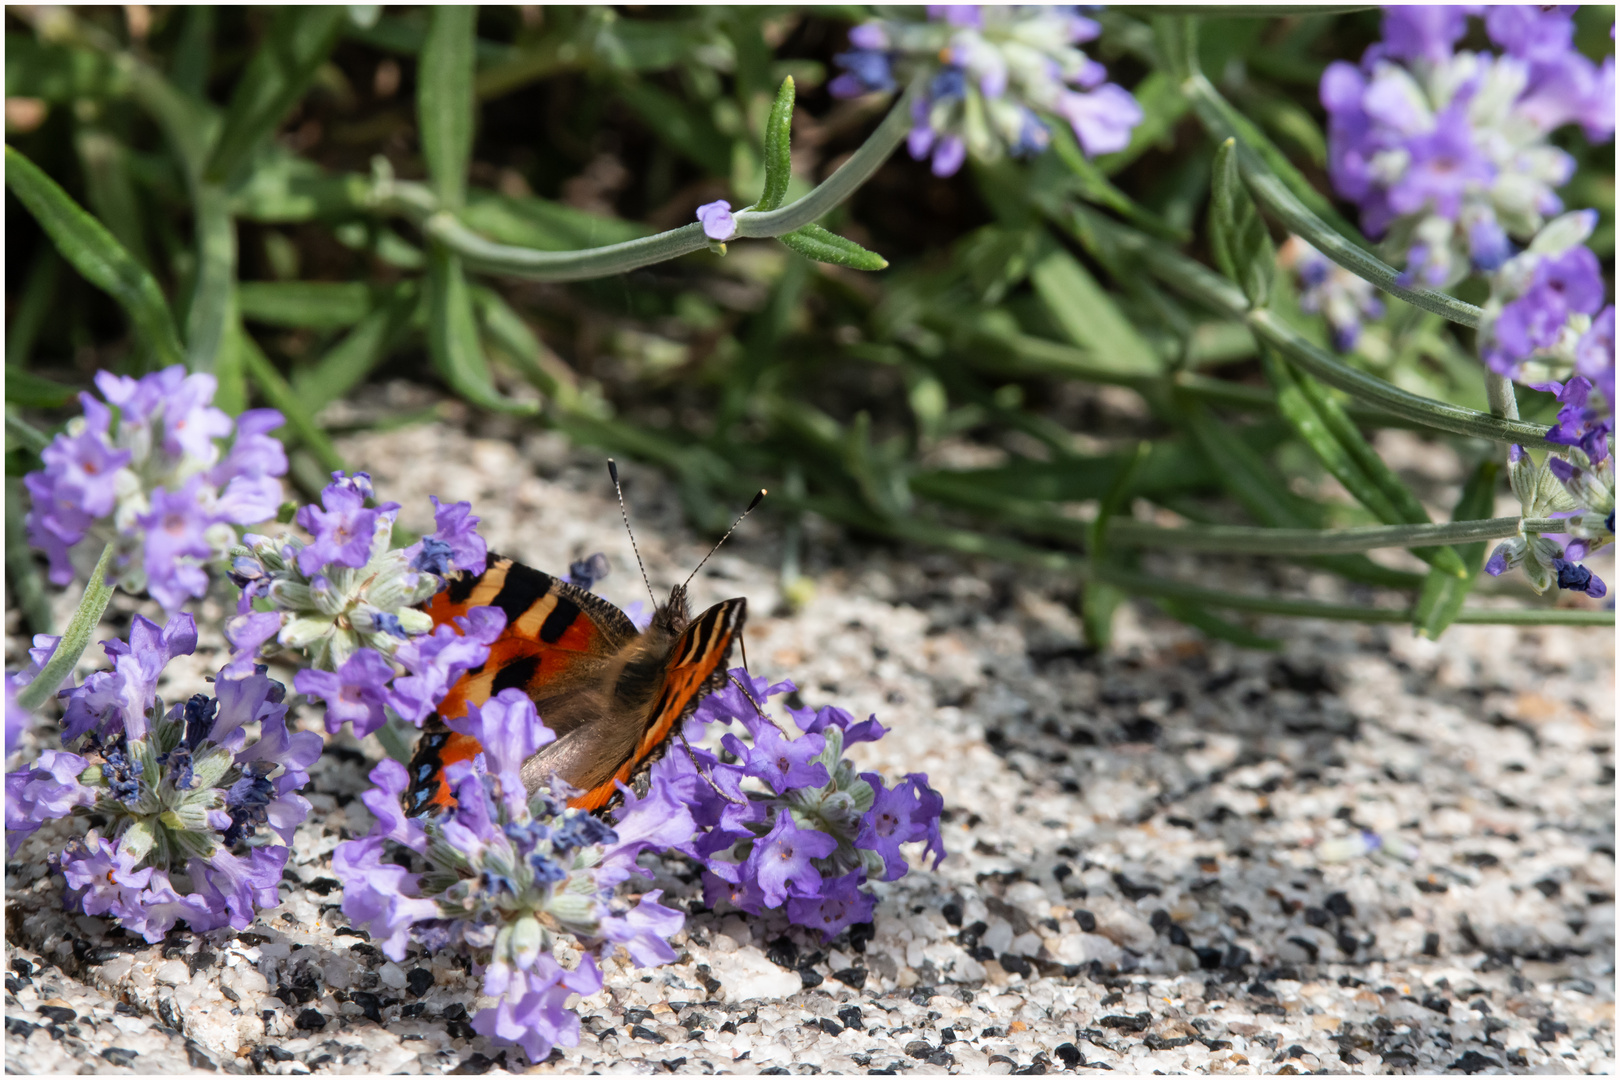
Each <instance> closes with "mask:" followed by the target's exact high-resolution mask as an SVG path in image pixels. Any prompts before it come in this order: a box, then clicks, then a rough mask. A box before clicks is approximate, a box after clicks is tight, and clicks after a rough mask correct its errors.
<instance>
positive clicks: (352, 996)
mask: <svg viewBox="0 0 1620 1080" xmlns="http://www.w3.org/2000/svg"><path fill="white" fill-rule="evenodd" d="M349 1000H350V1001H352V1002H354V1003H355V1004H356V1005H358V1006H360V1011H361V1012H363V1013H365V1016H366V1019H367V1020H370V1021H371V1022H372V1023H374V1024H380V1023H382V1022H383V1018H382V1008H381V1005H380V1003H379V1002H378V1000H377V995H376V994H373V993H371V992H369V991H366V990H351V991H350V992H349Z"/></svg>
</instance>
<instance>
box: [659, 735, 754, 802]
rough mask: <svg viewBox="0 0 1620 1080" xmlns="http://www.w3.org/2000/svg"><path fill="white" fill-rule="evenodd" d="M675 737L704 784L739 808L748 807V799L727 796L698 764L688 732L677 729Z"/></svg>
mask: <svg viewBox="0 0 1620 1080" xmlns="http://www.w3.org/2000/svg"><path fill="white" fill-rule="evenodd" d="M675 737H676V738H677V739H679V740H681V748H682V749H683V750H685V751H686V756H687V757H688V758H690V759H691V761H692V768H693V770H694V771H696V772H697V774H698V775H699V776H701V777H703V779H704V782H705V783H707V784H708V785H709V786H710V787H711V788H713V789H714V793H715V794H716V795H718V796H720V797H721V798H722V799H724V800H726V802H728V803H735V804H736V805H738V806H745V805H747V803H748V800H747V799H734V798H732V797H731V796H730V795H727V794H726V793H725V792H723V791H721V790H720V785H719V784H716V783H715V782H714V777H712V776H710V775H709V772H708V770H707V769H705V768H704V767H703V766H702V765H700V764H699V763H698V759H697V755H696V754H694V753H693V752H692V744H691V743H689V742H687V741H686V732H684V731H681V730H680V729H679V728H677V729H676V730H675Z"/></svg>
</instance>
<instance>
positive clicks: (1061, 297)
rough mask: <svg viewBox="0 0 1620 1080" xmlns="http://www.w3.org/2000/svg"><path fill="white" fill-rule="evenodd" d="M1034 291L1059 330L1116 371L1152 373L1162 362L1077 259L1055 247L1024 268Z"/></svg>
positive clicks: (1155, 372) (1136, 373)
mask: <svg viewBox="0 0 1620 1080" xmlns="http://www.w3.org/2000/svg"><path fill="white" fill-rule="evenodd" d="M1030 277H1031V280H1032V281H1033V282H1034V285H1035V292H1036V295H1038V296H1039V297H1040V298H1041V301H1042V302H1043V303H1044V304H1045V305H1046V310H1047V311H1048V312H1049V313H1050V314H1051V316H1052V318H1053V320H1054V321H1056V323H1057V325H1058V327H1059V328H1060V329H1062V331H1063V334H1064V336H1065V337H1067V338H1068V339H1069V340H1070V341H1072V342H1073V343H1074V344H1076V345H1078V346H1080V347H1081V348H1083V349H1088V350H1090V351H1091V353H1092V356H1093V357H1094V358H1095V360H1096V361H1097V362H1098V363H1100V364H1102V365H1103V366H1105V367H1109V368H1112V369H1114V370H1116V371H1118V372H1119V373H1120V374H1122V375H1157V374H1159V373H1160V372H1161V371H1162V370H1163V368H1164V365H1163V363H1162V362H1161V361H1160V359H1159V356H1158V354H1157V353H1156V352H1154V351H1153V348H1152V346H1150V345H1148V343H1147V342H1146V341H1144V340H1143V339H1142V336H1141V335H1140V334H1138V333H1137V332H1136V327H1134V326H1132V325H1131V324H1130V322H1129V321H1128V320H1127V319H1126V318H1125V315H1124V313H1123V312H1121V311H1120V310H1119V306H1118V305H1117V304H1115V303H1114V298H1113V297H1112V296H1110V295H1108V293H1106V292H1104V291H1103V288H1102V286H1100V285H1098V284H1097V279H1096V278H1094V277H1092V276H1091V274H1090V272H1089V271H1087V270H1086V268H1085V267H1084V266H1081V265H1080V261H1079V260H1078V259H1076V258H1075V257H1074V256H1073V255H1070V254H1069V253H1068V252H1067V251H1064V250H1062V249H1061V248H1058V249H1056V250H1054V251H1053V252H1052V253H1051V254H1050V255H1047V256H1046V257H1045V258H1043V259H1041V260H1040V262H1038V263H1036V264H1035V268H1034V269H1033V270H1032V271H1030Z"/></svg>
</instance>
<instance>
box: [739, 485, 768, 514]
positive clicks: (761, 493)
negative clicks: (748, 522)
mask: <svg viewBox="0 0 1620 1080" xmlns="http://www.w3.org/2000/svg"><path fill="white" fill-rule="evenodd" d="M765 495H766V492H765V489H764V488H760V489H759V494H758V495H755V496H754V501H753V502H751V503H749V504H748V509H747V510H744V511H743V513H744V514H745V515H746V514H751V513H753V512H754V507H756V506H758V505H759V501H760V500H761V499H763V498H764V497H765Z"/></svg>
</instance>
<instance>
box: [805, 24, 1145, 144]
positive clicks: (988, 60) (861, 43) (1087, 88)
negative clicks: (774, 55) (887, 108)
mask: <svg viewBox="0 0 1620 1080" xmlns="http://www.w3.org/2000/svg"><path fill="white" fill-rule="evenodd" d="M928 16H929V19H928V21H927V22H915V21H910V20H898V19H880V20H876V21H873V22H868V23H863V24H861V25H860V26H857V27H856V28H855V29H853V30H851V31H850V35H849V39H850V44H852V45H854V46H855V48H854V49H853V50H851V51H849V52H845V53H841V54H839V55H838V56H836V57H834V60H835V62H836V63H837V64H838V65H839V66H840V67H842V68H843V69H844V72H843V73H842V74H840V75H839V76H837V77H836V78H835V79H833V81H832V83H831V86H830V89H831V90H832V93H833V94H834V96H837V97H854V96H856V95H858V94H864V93H875V92H882V93H887V92H890V91H892V90H894V89H895V88H896V87H897V86H898V85H899V84H901V83H909V82H911V81H912V80H913V79H916V78H919V77H921V78H925V79H926V80H927V81H926V84H925V86H924V90H923V93H922V94H921V95H920V96H919V97H918V98H917V100H916V102H915V104H914V105H913V106H912V121H913V126H912V129H911V134H910V136H909V137H908V138H907V140H906V145H907V148H908V149H909V151H910V153H911V156H912V157H913V158H916V159H917V160H919V161H921V160H923V159H924V158H929V159H931V162H932V167H933V171H934V175H936V176H950V175H952V174H953V173H955V172H956V171H957V170H958V169H960V168H961V167H962V162H963V161H964V160H966V158H967V156H968V155H969V154H971V155H972V156H973V157H974V158H976V159H978V160H981V161H993V160H995V159H997V158H999V157H1001V156H1002V155H1004V154H1010V155H1012V156H1014V157H1023V156H1027V155H1030V154H1036V153H1039V152H1040V151H1042V150H1044V149H1045V148H1046V146H1047V144H1048V143H1049V142H1050V141H1051V134H1050V132H1049V130H1048V129H1047V126H1046V121H1045V120H1043V119H1042V118H1041V117H1042V115H1043V114H1045V115H1049V116H1055V117H1057V118H1059V119H1061V120H1063V121H1065V122H1067V123H1068V124H1069V126H1070V127H1071V128H1073V130H1074V135H1075V138H1076V139H1078V140H1079V142H1080V146H1081V148H1082V149H1083V150H1084V151H1085V153H1086V154H1088V155H1092V156H1095V155H1097V154H1106V153H1110V152H1112V151H1115V150H1123V149H1124V148H1125V147H1126V146H1127V145H1129V143H1130V137H1131V130H1132V129H1133V128H1135V127H1136V125H1137V124H1139V123H1141V121H1142V109H1141V106H1139V105H1138V104H1137V103H1136V99H1135V98H1133V97H1132V96H1131V95H1130V93H1129V92H1128V91H1126V90H1125V89H1123V88H1122V87H1119V86H1117V85H1115V84H1113V83H1107V82H1104V81H1103V80H1105V79H1106V78H1107V77H1108V73H1107V71H1106V70H1105V69H1104V68H1103V66H1102V65H1101V64H1099V63H1097V62H1096V61H1095V60H1092V59H1090V58H1089V57H1087V56H1086V54H1085V53H1083V52H1081V51H1080V50H1079V49H1078V48H1076V47H1075V46H1077V45H1080V44H1083V43H1084V42H1087V41H1091V40H1093V39H1094V38H1096V37H1097V35H1098V34H1099V33H1100V32H1101V28H1100V27H1099V26H1098V25H1097V23H1095V22H1093V21H1092V20H1091V19H1088V18H1085V17H1084V16H1081V15H1079V14H1076V13H1074V9H1072V8H1061V7H1037V6H1025V7H991V6H984V7H979V6H973V5H968V6H942V5H935V6H930V7H929V8H928Z"/></svg>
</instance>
